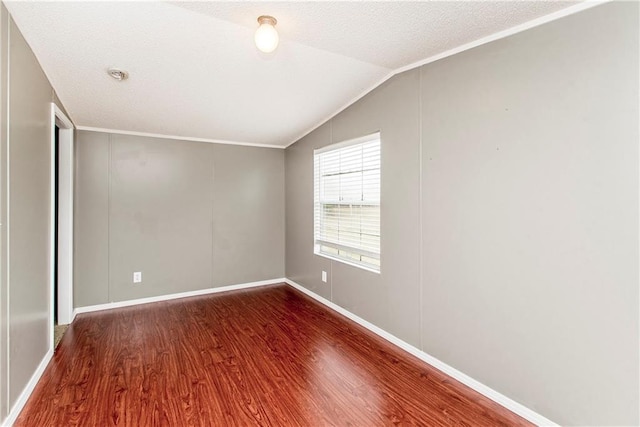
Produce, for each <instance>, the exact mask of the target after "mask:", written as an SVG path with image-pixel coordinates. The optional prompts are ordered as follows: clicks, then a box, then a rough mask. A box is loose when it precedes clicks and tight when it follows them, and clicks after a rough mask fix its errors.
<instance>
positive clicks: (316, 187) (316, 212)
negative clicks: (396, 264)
mask: <svg viewBox="0 0 640 427" xmlns="http://www.w3.org/2000/svg"><path fill="white" fill-rule="evenodd" d="M376 140H377V141H378V144H379V148H378V159H379V162H380V166H379V178H378V183H377V185H378V191H379V193H378V200H377V202H373V203H372V202H368V203H367V202H365V201H362V202H361V203H358V204H356V203H345V205H347V206H353V205H355V206H366V205H372V206H377V207H378V212H377V215H378V224H377V227H378V232H379V238H380V246H379V252H371V251H367V250H366V249H362V248H358V247H352V246H349V245H343V244H340V243H335V242H327V241H326V240H321V239H319V238H318V237H319V228H320V227H321V225H320V224H319V216H320V215H321V213H320V211H321V209H322V208H321V206H322V205H323V203H322V202H321V201H320V186H321V176H319V174H318V173H319V170H318V167H317V156H318V155H321V154H324V153H328V152H333V151H337V150H342V149H345V148H348V147H351V146H354V145H360V144H365V143H368V142H372V141H376ZM362 171H363V168H362V169H360V172H362ZM381 195H382V137H381V134H380V132H379V131H378V132H374V133H371V134H368V135H364V136H361V137H357V138H353V139H349V140H346V141H341V142H338V143H335V144H330V145H327V146H324V147H321V148H318V149H314V150H313V253H314V255H318V256H321V257H323V258H328V259H331V260H334V261H337V262H341V263H344V264H347V265H351V266H353V267H357V268H360V269H363V270H366V271H370V272H372V273H377V274H380V273H381V271H382V246H381V243H382V241H381V240H382V215H381V213H382V212H381V206H382V201H381ZM325 204H331V203H325ZM323 243H325V245H324V246H326V247H331V248H333V249H336V250H338V251H340V250H343V251H345V252H350V253H351V254H353V255H358V256H360V257H368V258H374V259H377V260H378V265H375V264H371V263H367V262H365V261H360V262H358V261H357V260H355V259H349V258H348V257H347V256H339V255H334V254H330V253H326V252H322V251H321V247H322V246H323Z"/></svg>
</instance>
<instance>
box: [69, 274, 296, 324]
mask: <svg viewBox="0 0 640 427" xmlns="http://www.w3.org/2000/svg"><path fill="white" fill-rule="evenodd" d="M276 283H286V279H285V278H279V279H271V280H261V281H259V282H249V283H240V284H238V285H229V286H221V287H218V288H207V289H199V290H197V291H189V292H180V293H176V294H169V295H160V296H157V297H148V298H139V299H132V300H127V301H117V302H110V303H106V304H97V305H89V306H85V307H77V308H76V309H75V310H74V317H75V315H76V314H80V313H91V312H94V311H101V310H111V309H114V308H121V307H129V306H132V305H139V304H148V303H152V302H160V301H169V300H173V299H178V298H187V297H195V296H198V295H208V294H216V293H219V292H228V291H237V290H240V289H249V288H256V287H258V286H266V285H275V284H276Z"/></svg>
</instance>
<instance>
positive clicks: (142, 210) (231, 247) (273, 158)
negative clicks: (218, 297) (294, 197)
mask: <svg viewBox="0 0 640 427" xmlns="http://www.w3.org/2000/svg"><path fill="white" fill-rule="evenodd" d="M75 182H76V193H75V197H76V199H75V212H74V215H75V230H74V234H75V242H74V244H75V271H74V306H75V307H83V306H88V305H95V304H103V303H108V302H114V301H125V300H130V299H136V298H144V297H150V296H159V295H167V294H173V293H178V292H186V291H195V290H200V289H207V288H212V287H220V286H225V285H233V284H239V283H247V282H253V281H260V280H266V279H276V278H280V277H283V276H284V151H283V150H277V149H269V148H253V147H242V146H225V145H218V144H208V143H200V142H189V141H176V140H168V139H156V138H148V137H138V136H126V135H116V134H107V133H100V132H87V131H79V132H76V177H75ZM134 271H141V272H142V278H143V281H142V283H141V284H136V285H134V284H133V283H132V275H133V272H134Z"/></svg>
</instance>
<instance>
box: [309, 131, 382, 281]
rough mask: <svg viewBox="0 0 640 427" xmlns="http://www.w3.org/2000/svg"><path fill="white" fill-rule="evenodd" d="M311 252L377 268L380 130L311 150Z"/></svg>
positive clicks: (378, 253)
mask: <svg viewBox="0 0 640 427" xmlns="http://www.w3.org/2000/svg"><path fill="white" fill-rule="evenodd" d="M313 163H314V185H315V191H314V193H315V194H314V236H315V237H314V243H315V250H314V252H315V253H316V254H318V255H324V256H327V257H330V258H334V259H337V260H339V261H343V262H347V263H349V264H353V265H356V266H359V267H364V268H366V269H369V270H374V271H377V272H379V271H380V134H379V133H376V134H374V135H369V136H366V137H362V138H358V139H355V140H351V141H345V142H342V143H339V144H335V145H331V146H329V147H325V148H322V149H319V150H315V151H314V154H313Z"/></svg>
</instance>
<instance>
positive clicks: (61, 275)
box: [49, 102, 75, 349]
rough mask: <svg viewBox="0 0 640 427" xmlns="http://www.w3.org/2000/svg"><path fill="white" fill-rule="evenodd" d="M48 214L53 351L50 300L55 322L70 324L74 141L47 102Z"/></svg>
mask: <svg viewBox="0 0 640 427" xmlns="http://www.w3.org/2000/svg"><path fill="white" fill-rule="evenodd" d="M55 126H58V128H59V129H60V134H59V138H58V147H59V162H58V170H56V168H55V162H56V152H55V143H56V141H55ZM50 149H51V212H50V216H51V218H50V227H51V230H50V240H51V242H50V251H51V253H50V255H49V256H50V281H51V283H50V294H51V301H50V310H51V313H50V325H49V343H50V346H51V348H52V349H53V324H54V299H57V302H58V323H60V324H62V325H66V324H69V323H71V322H72V321H73V195H74V192H73V185H74V181H73V179H74V173H73V170H74V164H75V161H74V141H73V123H72V122H71V120H69V118H68V117H67V115H66V114H65V113H64V112H63V111H62V110H61V109H60V108H59V107H58V106H57V105H56V104H55V102H52V103H51V144H50ZM56 174H57V175H58V247H57V249H58V260H57V261H58V262H57V264H58V265H57V267H58V277H57V279H58V293H57V295H56V294H55V292H54V283H55V279H56V278H55V277H54V271H55V269H54V262H55V259H54V250H55V248H54V244H55V226H56V224H55V218H56V212H55V179H56Z"/></svg>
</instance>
